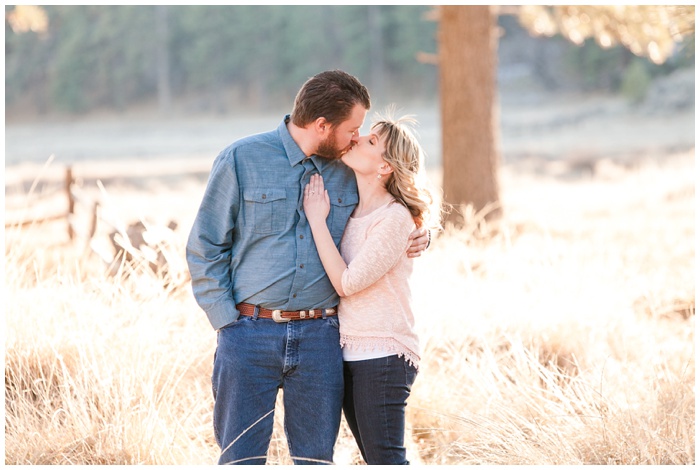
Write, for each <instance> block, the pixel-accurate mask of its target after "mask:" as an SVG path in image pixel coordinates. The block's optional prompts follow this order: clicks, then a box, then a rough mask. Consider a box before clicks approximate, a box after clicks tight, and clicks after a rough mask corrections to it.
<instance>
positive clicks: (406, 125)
mask: <svg viewBox="0 0 700 470" xmlns="http://www.w3.org/2000/svg"><path fill="white" fill-rule="evenodd" d="M391 114H392V110H391V109H389V110H387V111H386V112H385V113H384V114H381V115H377V117H375V119H374V122H373V123H372V132H374V133H376V134H377V136H379V138H380V139H383V140H384V146H385V151H384V154H383V155H382V157H383V158H384V160H385V161H386V162H387V163H388V164H389V165H391V167H392V168H393V170H394V171H393V172H392V173H391V174H390V175H389V178H388V180H387V183H386V189H387V190H388V191H389V193H390V194H391V195H392V196H394V198H395V199H396V200H397V201H398V202H399V203H401V204H403V205H404V206H406V208H408V210H409V211H410V212H411V215H412V216H413V220H415V222H416V226H418V227H426V228H432V229H439V228H440V215H441V214H440V201H439V198H438V197H437V193H436V191H435V190H434V189H431V188H430V187H429V185H428V178H427V174H426V172H425V166H424V165H425V153H424V151H423V148H422V147H421V146H420V144H419V143H418V139H417V137H416V135H415V134H414V132H413V130H412V128H411V127H412V126H415V125H417V123H418V121H416V119H415V118H413V117H412V116H402V117H400V118H398V119H393V118H392V117H391Z"/></svg>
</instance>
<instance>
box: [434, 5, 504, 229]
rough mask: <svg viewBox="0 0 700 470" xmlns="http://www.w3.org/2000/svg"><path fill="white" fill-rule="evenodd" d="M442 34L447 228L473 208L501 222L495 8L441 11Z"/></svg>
mask: <svg viewBox="0 0 700 470" xmlns="http://www.w3.org/2000/svg"><path fill="white" fill-rule="evenodd" d="M439 8H440V23H439V30H438V44H439V66H440V101H441V110H442V113H441V117H442V162H443V192H444V200H445V202H446V203H447V204H448V207H449V208H451V210H450V211H449V214H448V215H447V216H446V222H452V223H454V224H455V225H457V226H460V225H462V224H463V222H464V221H463V217H462V213H463V212H462V211H463V209H464V207H465V206H468V205H472V206H473V208H474V210H475V211H476V212H479V211H481V210H483V211H484V213H485V217H486V218H487V219H492V218H496V217H499V216H500V215H501V208H500V204H499V189H498V177H497V173H498V165H499V159H500V158H499V151H498V146H497V142H498V136H497V134H498V125H499V124H498V117H497V102H496V75H495V74H496V61H497V55H496V52H497V47H498V43H497V41H498V39H497V36H496V17H495V15H494V14H493V13H492V12H491V7H489V6H453V5H449V6H446V5H443V6H440V7H439Z"/></svg>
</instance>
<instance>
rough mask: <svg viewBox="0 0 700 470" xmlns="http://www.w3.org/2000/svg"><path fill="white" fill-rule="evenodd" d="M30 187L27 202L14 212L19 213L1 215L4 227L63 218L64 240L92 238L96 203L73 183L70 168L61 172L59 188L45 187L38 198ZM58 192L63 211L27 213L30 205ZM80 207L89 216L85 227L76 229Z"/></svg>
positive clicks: (96, 211) (96, 217) (97, 204)
mask: <svg viewBox="0 0 700 470" xmlns="http://www.w3.org/2000/svg"><path fill="white" fill-rule="evenodd" d="M33 189H34V186H32V188H31V189H30V195H29V196H27V198H26V199H27V200H26V201H25V203H24V206H25V207H24V208H23V209H24V210H19V211H17V210H16V211H15V212H20V213H21V215H20V216H19V217H10V218H9V219H8V217H7V215H8V214H7V211H6V213H5V216H6V217H5V228H8V227H24V226H28V225H36V224H40V223H43V222H50V221H55V220H61V219H65V221H66V230H67V233H68V238H69V239H70V240H73V239H74V238H75V237H76V234H84V235H85V236H86V237H87V239H88V240H89V239H91V238H92V237H93V236H94V235H95V230H96V229H97V220H98V217H99V215H98V212H99V206H100V202H99V200H97V199H95V198H91V197H89V196H88V195H87V194H86V193H85V192H84V191H83V190H82V188H81V187H80V185H79V184H77V183H76V180H75V178H74V175H73V168H72V167H70V166H68V167H67V168H66V170H65V177H64V180H63V184H62V185H61V186H55V187H53V188H49V189H48V190H46V191H42V192H41V194H39V195H34V193H33ZM58 191H61V192H63V195H62V196H61V199H63V201H64V202H65V206H64V207H65V209H58V210H56V209H55V208H52V209H50V210H49V213H40V214H31V213H30V211H29V209H30V208H31V206H35V205H38V204H39V203H40V202H41V201H46V200H48V199H55V197H56V192H58ZM78 207H82V208H83V210H87V211H88V213H89V217H88V224H87V227H85V226H83V227H81V226H79V219H78V218H77V217H76V208H78Z"/></svg>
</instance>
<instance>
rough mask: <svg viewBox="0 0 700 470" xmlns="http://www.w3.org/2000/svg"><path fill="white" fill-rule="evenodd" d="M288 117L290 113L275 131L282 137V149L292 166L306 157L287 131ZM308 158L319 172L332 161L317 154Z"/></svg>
mask: <svg viewBox="0 0 700 470" xmlns="http://www.w3.org/2000/svg"><path fill="white" fill-rule="evenodd" d="M289 119H290V115H289V114H287V115H286V116H285V117H284V119H282V123H280V125H279V127H278V128H277V132H278V133H279V136H280V138H281V139H282V145H283V146H284V151H285V152H286V154H287V158H288V159H289V166H294V165H296V164H298V163H300V162H302V161H303V160H304V159H305V158H306V155H305V154H304V152H302V151H301V148H299V145H298V144H297V143H296V142H295V141H294V139H292V136H291V134H290V133H289V129H287V123H288V122H289ZM309 159H310V160H311V161H312V162H313V164H314V165H315V166H316V168H317V169H318V171H319V172H320V171H321V170H323V168H324V167H325V166H326V165H328V164H329V163H332V162H331V160H329V159H327V158H323V157H319V156H318V155H311V157H310V158H309Z"/></svg>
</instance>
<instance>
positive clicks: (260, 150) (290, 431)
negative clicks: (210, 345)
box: [187, 70, 428, 464]
mask: <svg viewBox="0 0 700 470" xmlns="http://www.w3.org/2000/svg"><path fill="white" fill-rule="evenodd" d="M369 108H370V98H369V93H368V92H367V89H366V88H365V87H364V86H363V85H362V84H361V83H360V82H359V81H358V80H357V79H356V78H355V77H353V76H351V75H349V74H347V73H345V72H342V71H339V70H335V71H326V72H322V73H320V74H318V75H316V76H314V77H312V78H310V79H309V80H308V81H307V82H306V83H305V84H304V85H303V87H302V88H301V90H300V91H299V93H298V94H297V96H296V99H295V102H294V108H293V110H292V113H291V116H286V117H285V119H284V120H283V122H282V123H281V124H280V125H279V127H278V128H277V129H276V130H273V131H270V132H266V133H262V134H257V135H253V136H249V137H246V138H243V139H241V140H238V141H236V142H234V143H233V144H231V145H230V146H229V147H228V148H226V149H224V150H223V151H222V152H221V153H220V154H219V156H218V157H217V158H216V160H215V161H214V164H213V168H212V171H211V174H210V177H209V182H208V184H207V187H206V190H205V193H204V198H203V200H202V203H201V206H200V208H199V211H198V213H197V216H196V219H195V222H194V226H193V227H192V231H191V233H190V236H189V240H188V242H187V262H188V265H189V268H190V273H191V275H192V288H193V292H194V295H195V298H196V299H197V303H198V304H199V305H200V307H202V309H203V310H204V311H205V312H206V314H207V317H208V319H209V321H210V323H211V325H212V327H213V328H214V329H215V330H217V331H218V333H217V348H216V353H215V356H214V370H213V373H212V389H213V393H214V432H215V435H216V440H217V443H218V444H219V446H220V447H221V449H222V452H221V456H220V459H219V463H220V464H224V463H240V464H264V463H265V462H266V454H267V450H268V447H269V444H270V437H271V434H272V429H273V412H274V408H275V401H276V397H277V391H278V389H280V388H282V389H283V391H284V411H285V417H284V428H285V433H286V435H287V441H288V445H289V452H290V455H291V456H292V458H293V459H294V462H295V463H297V464H313V463H332V460H333V446H334V444H335V440H336V438H337V435H338V430H339V427H340V415H341V407H342V399H343V359H342V353H341V349H340V341H339V331H338V321H337V316H336V310H335V308H336V306H337V305H338V296H337V294H336V292H335V289H334V288H333V286H332V284H331V283H330V281H329V279H328V277H327V276H326V274H325V271H324V269H323V266H322V264H321V261H320V259H319V256H318V253H317V251H316V247H315V245H314V242H313V238H312V235H311V230H310V227H309V224H308V222H307V220H306V217H305V216H304V212H303V193H304V187H305V185H306V184H307V183H308V182H309V178H310V177H311V175H314V174H321V175H322V176H323V178H324V182H325V183H326V188H327V190H328V193H329V195H330V198H331V203H332V208H331V212H330V214H329V216H328V219H327V220H328V222H327V223H328V225H329V228H330V231H331V234H332V236H333V238H334V240H335V242H336V244H339V243H340V238H341V236H342V234H343V230H344V228H345V224H346V223H347V220H348V218H349V217H350V214H351V213H352V211H353V209H354V208H355V206H356V205H357V202H358V195H357V185H356V182H355V177H354V175H353V172H352V171H351V170H350V169H349V168H347V167H346V166H345V165H344V164H343V163H342V162H341V161H340V157H341V156H342V155H343V154H344V153H345V152H346V151H347V150H349V149H350V148H351V147H352V146H353V145H354V144H355V143H356V142H357V139H358V137H359V129H360V128H361V127H362V124H363V123H364V119H365V116H366V114H367V111H368V110H369ZM412 238H414V240H413V242H412V245H411V248H409V253H408V254H407V255H408V256H418V255H420V253H421V252H422V251H423V250H424V249H425V248H426V247H427V244H428V235H427V232H426V231H425V230H422V231H416V232H414V234H412ZM378 308H380V306H378Z"/></svg>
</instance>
